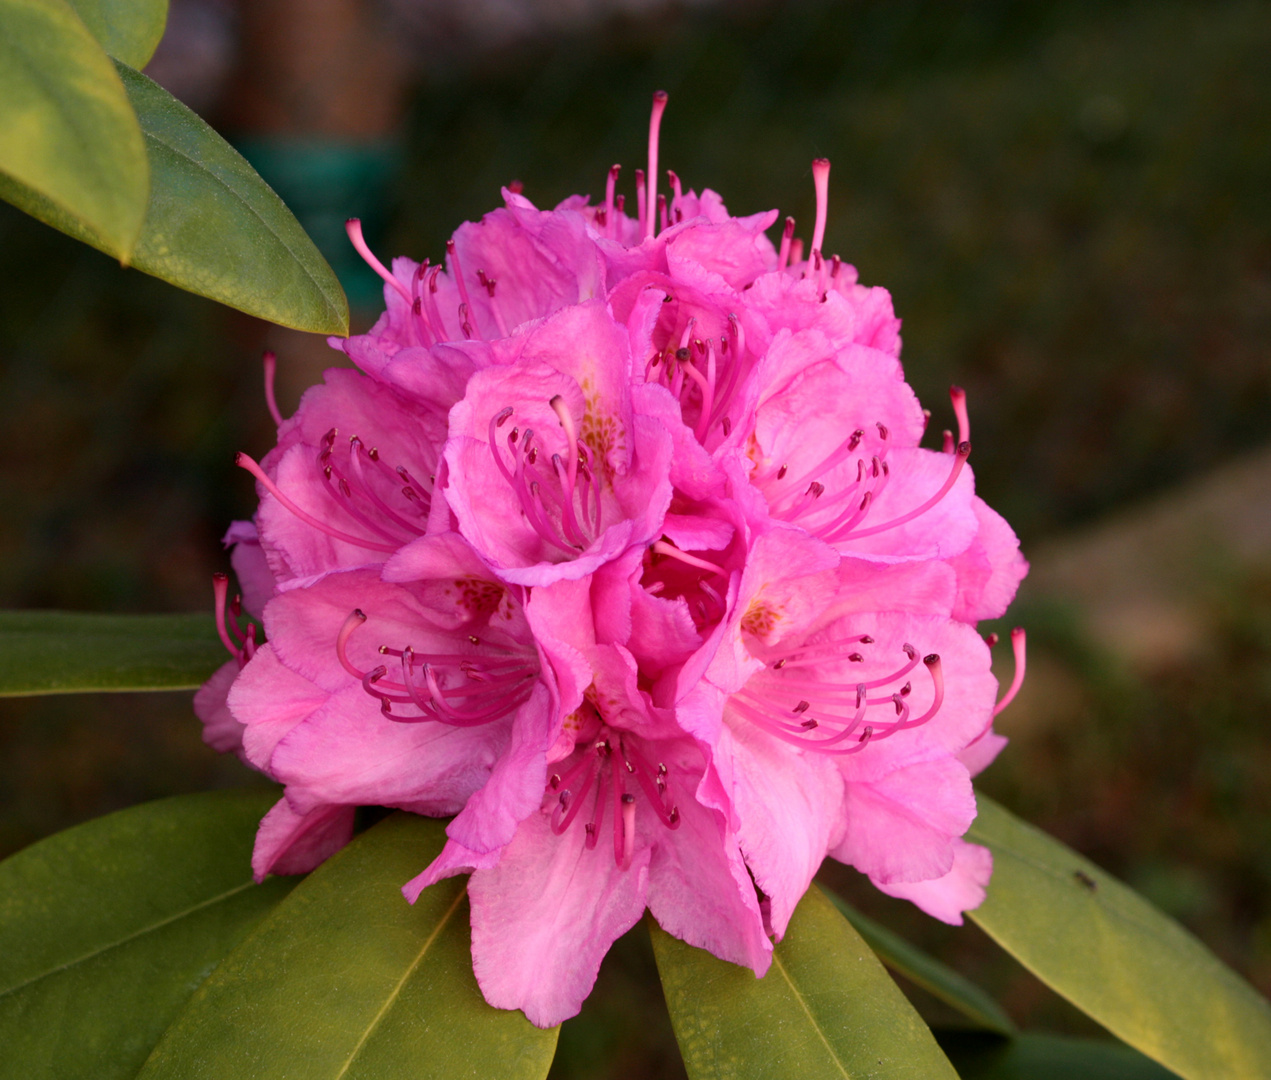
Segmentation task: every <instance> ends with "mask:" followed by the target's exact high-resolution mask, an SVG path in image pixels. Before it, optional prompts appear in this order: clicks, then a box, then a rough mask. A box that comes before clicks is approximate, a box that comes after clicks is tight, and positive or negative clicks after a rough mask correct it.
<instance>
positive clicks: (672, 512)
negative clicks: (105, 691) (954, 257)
mask: <svg viewBox="0 0 1271 1080" xmlns="http://www.w3.org/2000/svg"><path fill="white" fill-rule="evenodd" d="M665 104H666V102H665V95H661V96H659V97H656V98H655V102H654V112H653V118H652V122H651V126H650V146H649V169H648V172H647V174H642V173H640V172H637V197H636V199H635V206H634V211H635V212H634V214H628V213H627V212H626V208H625V205H624V202H623V199H622V197H621V196H620V195H618V194H617V190H616V182H617V178H618V172H617V168H616V167H615V168H614V169H612V170H611V171H610V173H609V176H608V180H607V184H606V192H605V198H604V202H603V203H601V204H599V205H592V204H591V203H590V200H588V199H586V198H583V197H580V196H576V197H573V198H570V199H567V200H566V201H565V202H563V203H561V204H560V205H559V206H557V207H556V208H555V209H554V210H549V211H542V210H538V209H537V208H535V207H534V206H533V205H531V204H530V202H529V201H528V200H527V199H525V198H524V197H523V196H522V195H521V194H520V193H519V192H513V191H510V190H505V192H504V201H505V207H504V208H503V209H500V210H496V211H494V212H492V213H491V214H488V215H487V216H486V217H485V218H484V219H482V221H481V222H478V223H472V224H465V225H463V226H461V227H460V228H459V230H458V231H457V232H456V234H455V236H454V238H453V240H452V241H451V242H450V243H449V244H448V245H447V257H446V262H445V264H444V266H442V265H439V266H434V267H430V266H429V265H428V263H426V262H425V263H424V264H422V265H420V264H417V263H414V262H412V261H410V260H408V259H396V260H394V261H393V264H392V269H391V270H389V269H388V268H386V267H385V266H384V265H383V264H382V263H380V262H379V260H378V259H376V258H375V256H374V255H373V254H371V252H370V251H369V250H368V249H367V248H366V245H365V243H364V242H363V240H362V237H361V231H360V227H359V226H358V225H357V223H356V222H351V223H350V230H349V231H350V237H351V239H352V240H353V242H354V243H355V245H356V246H357V247H358V249H359V250H360V251H361V252H362V253H363V255H364V256H365V257H366V259H367V260H368V262H369V263H370V264H371V265H372V267H374V268H375V269H376V271H377V272H378V273H379V274H380V275H381V277H382V278H383V279H384V282H385V289H384V295H385V303H386V311H385V314H384V315H383V316H382V317H381V319H380V320H379V321H378V322H377V323H376V325H375V327H374V328H373V329H372V330H371V332H370V333H368V334H366V335H362V336H361V337H357V338H353V339H350V340H349V341H348V342H338V341H334V340H333V342H332V343H333V344H334V345H336V347H338V348H341V349H343V350H344V351H345V352H346V353H347V354H348V356H349V357H350V358H352V359H353V361H354V362H355V363H356V364H357V365H358V367H359V368H360V369H361V370H360V371H347V370H340V371H331V372H328V373H327V376H326V381H325V383H324V385H322V386H319V387H316V388H314V389H313V390H311V391H310V392H309V393H308V394H306V395H305V397H304V399H303V400H302V402H301V405H300V408H299V410H298V411H297V413H296V415H295V416H294V417H292V418H291V419H289V420H286V421H284V420H283V419H282V418H281V416H279V415H278V413H277V409H276V406H274V405H273V399H272V391H270V392H269V401H270V405H271V409H272V410H273V412H274V415H275V418H276V419H277V421H278V425H279V433H278V445H277V447H276V448H275V449H274V450H272V451H270V453H269V454H267V455H266V456H265V457H264V458H263V459H262V461H261V462H260V463H259V464H257V463H256V462H255V461H253V460H252V459H250V458H247V457H245V456H244V457H242V458H241V459H240V464H242V465H243V467H244V468H246V469H248V471H250V472H252V473H253V475H254V476H255V477H256V479H257V484H258V493H259V495H260V500H261V501H260V506H259V508H258V510H257V513H256V515H255V518H254V521H253V522H250V523H238V524H236V525H235V526H234V528H233V529H231V531H230V534H229V535H227V537H226V541H227V543H232V544H233V545H234V553H233V562H234V568H235V571H236V573H237V574H238V576H239V579H240V582H241V584H242V588H243V595H244V598H245V603H243V604H240V603H239V601H237V600H234V601H231V600H229V598H228V591H227V590H228V586H227V583H226V582H225V580H224V579H223V578H221V579H218V582H217V585H216V596H217V614H218V620H219V624H220V626H221V628H222V636H223V639H224V641H225V643H226V646H227V648H228V649H229V651H230V653H231V654H232V659H231V660H230V662H229V663H227V664H226V665H225V666H224V667H223V668H222V669H221V670H220V671H218V672H217V673H216V675H214V676H213V678H212V679H211V680H210V681H209V682H208V683H207V685H206V686H205V687H204V688H203V689H202V690H201V691H200V692H199V695H198V696H197V699H196V708H197V710H198V712H199V715H200V717H201V718H202V720H203V721H204V725H205V728H204V734H205V738H206V739H207V740H208V741H209V742H210V743H211V744H212V745H214V746H215V747H217V748H218V749H221V750H233V751H235V752H236V753H238V754H239V755H240V756H241V757H242V758H243V759H244V760H245V761H247V762H248V763H249V764H251V765H252V766H254V767H255V768H258V769H261V770H262V771H264V772H266V773H268V774H269V775H270V776H272V777H274V778H275V779H277V780H279V781H280V782H282V783H283V784H284V785H285V787H286V791H285V797H284V798H283V800H282V801H281V802H279V804H278V805H277V806H276V807H275V808H274V809H273V810H272V811H271V812H270V814H269V815H268V816H267V817H266V819H265V820H264V822H262V825H261V829H260V833H259V835H258V840H257V847H256V852H255V856H254V859H253V867H254V870H255V872H256V874H257V876H258V877H261V876H263V875H265V874H266V873H270V872H274V873H290V872H303V871H304V870H307V869H309V868H311V867H313V866H314V865H316V864H317V863H318V862H320V861H321V860H322V859H323V858H325V857H326V856H327V855H328V854H330V853H331V852H332V851H334V850H336V849H338V847H339V846H340V845H341V844H343V843H345V842H347V841H348V839H349V837H350V835H351V830H352V813H353V808H354V807H356V806H358V805H362V804H375V805H384V806H394V807H400V808H403V809H406V810H410V811H413V812H416V813H421V814H430V815H437V816H446V817H451V816H453V820H451V821H450V823H449V824H448V826H447V835H448V842H447V844H446V847H445V849H444V850H443V852H442V854H441V855H440V856H439V857H438V859H437V860H436V861H435V862H434V863H433V864H432V865H430V866H428V867H421V868H420V870H421V873H420V874H419V875H418V876H417V877H416V878H415V879H414V880H413V881H411V882H410V883H408V884H407V885H406V887H405V893H406V896H407V898H408V899H410V900H412V901H413V900H414V898H415V897H416V896H418V894H419V892H420V891H421V890H422V889H424V888H426V887H427V886H428V885H430V884H431V883H433V882H435V881H437V880H440V879H441V878H444V877H447V876H450V875H452V874H457V873H470V874H471V875H472V876H471V880H470V883H469V892H470V895H471V898H472V933H473V937H472V943H473V959H474V965H475V970H476V973H477V978H478V981H479V983H480V985H481V987H482V990H483V992H484V994H485V996H486V998H487V1000H488V1001H490V1002H491V1003H492V1004H495V1005H498V1006H500V1007H505V1008H520V1009H523V1010H524V1011H525V1013H526V1015H527V1016H529V1017H530V1019H531V1020H533V1021H534V1022H535V1023H538V1024H543V1025H550V1024H555V1023H558V1022H559V1021H560V1020H562V1019H564V1018H566V1017H568V1016H570V1015H573V1014H574V1013H575V1012H576V1011H577V1010H578V1008H579V1006H580V1004H581V1002H582V1000H583V999H584V998H585V996H586V995H587V993H588V992H589V990H590V987H591V985H592V982H593V981H594V978H595V975H596V971H597V969H598V967H599V965H600V962H601V959H602V958H603V956H604V954H605V952H606V950H607V949H608V948H609V946H610V944H611V943H612V942H613V941H614V939H615V938H616V937H617V936H618V935H619V934H621V933H622V932H624V931H625V930H626V929H627V928H629V927H630V926H631V925H633V924H634V923H635V921H636V920H637V919H639V917H640V916H641V913H642V912H643V911H644V910H645V908H646V907H647V908H648V909H649V910H651V911H652V913H653V915H654V917H655V918H656V919H657V920H658V921H659V922H660V923H661V925H662V926H663V927H665V928H666V929H667V930H668V931H669V932H671V933H673V934H675V935H676V936H678V937H681V938H683V939H684V940H686V941H688V942H691V943H692V944H695V945H699V946H701V947H703V948H707V949H710V950H711V951H712V952H713V953H715V954H716V955H717V956H720V957H723V958H724V959H727V960H730V961H733V962H735V963H739V964H744V965H746V966H748V967H750V968H751V969H752V970H754V971H755V973H756V974H757V975H762V974H763V973H764V971H766V970H767V966H768V964H769V960H770V955H771V949H772V944H771V940H770V938H771V937H775V938H777V939H779V938H780V937H781V935H782V934H783V933H784V931H785V928H786V925H787V923H788V921H789V918H790V915H791V912H792V911H793V910H794V907H795V905H796V904H797V903H798V901H799V898H800V897H801V896H802V895H803V893H804V891H805V890H806V889H807V887H808V884H809V882H810V881H811V879H812V876H813V875H814V874H815V873H816V871H817V869H818V867H819V866H820V864H821V862H822V861H823V860H824V858H825V857H827V856H830V857H833V858H837V859H840V860H842V861H844V862H847V863H850V864H852V865H854V866H856V867H857V868H859V869H860V870H861V871H862V872H864V873H865V874H867V875H868V876H869V877H870V879H871V880H872V881H873V882H874V883H875V884H876V885H877V886H878V887H879V888H880V889H882V890H884V891H886V892H889V893H891V894H892V895H896V896H903V897H906V898H907V899H910V900H912V901H913V902H914V903H916V904H918V905H919V906H920V907H922V908H923V909H924V910H926V911H928V912H930V913H931V914H933V915H934V916H936V917H937V918H941V919H944V920H946V921H950V922H958V921H960V920H961V914H962V912H963V911H965V910H966V909H968V908H970V907H973V906H975V904H977V903H979V902H980V900H981V899H982V898H983V895H984V886H985V884H986V882H987V880H988V876H989V873H990V871H991V860H990V859H989V857H988V853H987V852H986V851H984V850H983V849H981V848H978V847H976V846H975V845H971V844H968V843H966V842H965V841H964V840H963V839H962V837H963V835H964V834H965V832H966V830H967V827H968V826H969V825H970V823H971V821H972V819H973V818H974V816H975V798H974V794H973V792H972V788H971V776H972V775H973V774H974V773H976V772H978V771H979V770H980V769H982V768H984V767H985V766H986V765H987V764H988V763H989V762H990V761H991V760H992V759H993V757H994V756H995V755H996V753H997V752H998V751H1000V749H1001V747H1002V745H1003V744H1004V740H1003V739H1002V738H1001V737H1000V736H998V735H997V734H996V733H995V732H994V731H993V730H992V721H993V717H994V715H995V714H996V712H998V711H1000V709H1001V708H1002V707H1004V705H1005V704H1006V703H1007V702H1009V700H1010V699H1011V697H1013V695H1014V693H1015V692H1016V690H1017V689H1018V684H1019V680H1020V679H1021V678H1022V673H1023V654H1022V645H1023V639H1022V635H1020V636H1019V637H1017V638H1015V639H1014V644H1015V645H1016V651H1017V671H1016V680H1015V682H1014V683H1013V684H1012V687H1011V689H1010V690H1009V691H1008V692H1007V694H1006V695H1005V696H1004V697H1003V698H1002V701H1001V702H1000V703H998V704H995V698H996V694H997V683H996V680H995V679H994V678H993V676H992V674H991V673H990V665H989V646H988V644H986V642H985V641H984V640H983V639H982V638H980V637H979V635H978V634H976V632H975V630H974V623H975V622H976V621H977V620H979V619H982V618H988V617H994V616H997V615H1000V614H1001V613H1002V612H1003V611H1004V610H1005V608H1006V606H1007V605H1008V604H1009V603H1010V600H1011V598H1012V597H1013V595H1014V592H1015V589H1016V587H1017V586H1018V583H1019V581H1020V579H1021V578H1022V577H1023V575H1024V573H1025V572H1026V570H1027V564H1026V563H1025V562H1024V560H1023V558H1022V557H1021V556H1020V554H1019V545H1018V542H1017V540H1016V538H1015V536H1014V534H1013V533H1012V532H1011V530H1010V527H1009V526H1008V525H1007V524H1006V522H1004V521H1003V520H1002V519H1001V518H1000V517H999V516H998V515H997V514H995V513H994V512H993V511H992V510H990V509H989V508H988V507H987V506H986V505H985V504H984V502H983V501H982V500H980V499H979V497H978V496H976V494H975V491H974V478H973V476H972V473H971V469H970V466H969V465H968V464H967V459H968V456H969V454H970V449H971V448H970V424H969V420H968V419H967V413H966V401H965V395H963V394H961V392H960V391H955V392H954V395H953V404H954V409H955V412H956V413H957V418H958V423H957V428H958V431H957V437H956V439H955V438H954V436H953V435H952V434H951V433H946V434H945V438H944V444H943V446H941V447H940V448H939V449H926V448H923V447H922V446H921V445H920V444H921V441H922V439H923V436H924V433H925V429H926V426H927V419H928V416H927V414H925V413H924V411H923V410H922V409H921V407H920V406H919V404H918V401H917V399H916V397H915V396H914V394H913V391H912V390H911V389H910V388H909V386H908V385H907V384H906V383H905V381H904V377H903V371H902V368H901V365H900V361H899V351H900V335H899V321H898V320H897V319H896V317H895V314H894V312H893V311H892V306H891V300H890V297H889V296H888V295H887V293H886V291H885V290H882V289H877V288H866V287H864V286H862V285H860V284H859V282H858V280H857V275H856V271H855V270H854V269H853V268H852V267H850V266H848V265H846V264H845V263H843V262H842V261H841V260H840V259H839V258H838V257H837V256H831V257H829V258H826V257H825V255H824V253H823V251H822V244H823V239H824V235H825V228H826V218H827V213H828V179H829V163H828V162H825V161H818V162H816V163H814V165H813V176H814V181H815V184H816V192H817V215H816V220H815V224H814V226H813V230H812V235H811V242H810V245H809V247H808V252H807V257H806V258H805V257H804V255H803V245H802V243H801V242H799V241H797V240H795V238H794V222H793V221H792V220H790V219H787V221H786V224H785V227H784V229H783V231H782V233H781V236H780V240H779V243H777V244H774V243H773V242H771V241H770V240H769V239H768V237H767V236H766V234H765V230H766V229H767V228H768V227H769V226H771V225H772V224H773V223H774V222H775V221H776V219H777V215H776V213H775V211H773V212H768V213H763V214H757V215H752V216H750V217H743V218H739V217H734V216H732V215H730V214H729V212H728V211H727V209H726V208H725V206H724V203H723V201H722V200H721V199H720V197H719V196H718V195H716V194H715V193H714V192H711V191H709V190H707V191H704V192H703V193H702V194H701V195H700V196H699V195H697V194H696V193H695V192H693V191H691V190H690V191H685V190H684V189H683V187H682V185H681V183H680V181H679V179H678V177H676V176H675V174H673V173H671V174H669V175H670V193H669V196H668V195H667V194H666V193H659V192H658V184H657V132H658V125H659V123H660V120H661V115H662V110H663V109H664V107H665ZM244 610H245V611H246V613H247V614H249V615H253V616H255V617H256V618H258V619H261V620H262V624H261V625H262V626H263V633H262V631H261V630H260V629H258V628H257V627H256V625H255V624H250V623H249V624H248V625H247V626H246V627H242V626H240V617H241V615H242V613H243V611H244Z"/></svg>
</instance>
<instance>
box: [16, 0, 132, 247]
mask: <svg viewBox="0 0 1271 1080" xmlns="http://www.w3.org/2000/svg"><path fill="white" fill-rule="evenodd" d="M149 191H150V166H149V163H148V156H147V153H146V147H145V142H144V140H143V139H142V134H141V128H140V127H139V126H138V123H137V117H136V115H135V114H134V112H133V108H132V106H131V104H130V103H129V100H128V95H127V93H126V92H125V90H124V87H123V85H122V83H121V81H120V78H119V75H118V74H117V73H116V71H115V67H114V65H113V64H112V63H111V62H110V59H109V58H108V57H107V56H106V54H105V53H104V52H103V51H102V48H101V46H100V45H99V44H98V43H97V41H96V40H95V39H94V38H93V35H92V34H91V33H89V31H88V29H87V28H86V27H85V26H84V23H83V22H82V21H81V20H80V18H79V16H78V15H76V13H75V9H74V8H72V7H71V5H70V4H68V3H67V2H66V0H0V198H3V199H5V200H7V201H8V202H11V203H13V204H14V205H15V206H17V207H19V208H20V209H22V210H25V211H26V212H27V213H29V214H32V215H33V216H35V217H38V218H40V219H41V220H42V221H47V222H48V223H49V224H51V225H54V226H55V227H56V228H63V227H64V226H63V223H69V224H70V225H71V226H72V227H73V228H74V230H75V233H73V235H84V234H85V233H89V234H91V235H93V236H95V237H97V238H98V243H97V246H98V247H101V248H102V249H103V250H104V251H107V252H109V253H110V254H111V255H114V256H115V257H116V258H118V259H121V260H122V261H124V262H127V261H128V259H129V258H130V257H131V255H132V252H133V248H134V246H135V244H136V243H137V238H138V234H139V233H140V231H141V225H142V221H143V220H144V218H145V214H146V205H147V199H148V198H149ZM67 231H69V230H67Z"/></svg>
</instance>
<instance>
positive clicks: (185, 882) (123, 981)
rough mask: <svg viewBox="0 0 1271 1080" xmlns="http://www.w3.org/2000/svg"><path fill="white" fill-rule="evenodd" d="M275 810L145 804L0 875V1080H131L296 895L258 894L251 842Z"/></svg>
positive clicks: (281, 887)
mask: <svg viewBox="0 0 1271 1080" xmlns="http://www.w3.org/2000/svg"><path fill="white" fill-rule="evenodd" d="M275 798H277V796H276V795H272V794H271V793H269V792H216V793H214V794H205V795H187V796H181V797H178V798H175V799H163V800H161V801H159V802H152V803H146V804H145V805H143V806H137V807H133V808H132V809H130V810H121V811H119V812H118V813H116V814H110V815H109V816H107V817H104V818H98V819H96V820H95V821H90V822H88V823H87V824H85V825H80V826H77V827H76V828H74V829H69V830H67V831H66V832H63V833H58V834H57V835H56V836H52V837H49V838H48V839H47V840H41V841H40V842H39V843H37V844H33V845H32V846H31V847H29V848H27V849H26V850H24V851H20V852H19V853H18V854H17V855H14V856H12V857H11V858H9V859H8V860H6V861H5V862H3V863H0V1046H3V1047H4V1051H3V1054H0V1075H3V1076H5V1077H14V1078H18V1077H20V1078H21V1080H115V1078H121V1080H122V1078H124V1077H128V1078H131V1077H133V1076H135V1075H136V1072H137V1069H138V1068H139V1067H140V1066H141V1064H142V1062H144V1061H145V1059H146V1055H147V1054H148V1053H149V1052H150V1050H151V1048H152V1047H153V1046H154V1044H155V1042H156V1041H157V1040H158V1038H159V1036H160V1035H161V1034H162V1032H163V1030H164V1028H166V1027H167V1026H168V1024H169V1023H171V1021H172V1019H173V1018H174V1017H175V1016H176V1015H177V1013H178V1012H179V1011H180V1008H181V1006H182V1005H183V1004H184V1003H185V1001H186V1000H187V999H188V998H189V996H190V994H191V993H193V992H194V989H195V987H197V986H198V984H199V983H200V982H201V981H202V980H203V979H204V978H206V976H207V974H208V972H209V971H211V970H212V969H213V968H214V967H215V965H216V963H217V961H219V960H220V959H221V957H223V956H224V955H225V954H226V953H227V952H228V951H229V950H230V949H232V948H233V947H234V946H235V945H237V944H238V942H239V941H240V940H242V938H243V937H244V936H245V935H246V933H247V932H248V931H249V930H250V929H251V927H252V926H253V925H254V924H255V923H256V922H257V920H259V919H260V917H261V916H262V915H263V914H264V913H265V912H266V911H267V910H268V909H269V908H270V907H272V906H273V905H274V904H276V903H277V902H278V901H279V900H280V899H281V898H282V897H283V896H284V895H285V894H286V892H287V890H288V889H289V888H290V885H291V883H290V882H289V881H284V880H275V881H271V882H266V883H265V884H264V885H255V884H253V883H252V876H251V850H252V835H253V833H254V832H255V829H256V823H257V821H258V820H259V819H260V817H261V815H262V814H263V813H264V812H265V811H266V810H267V809H268V807H269V804H270V802H271V801H273V799H275Z"/></svg>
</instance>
